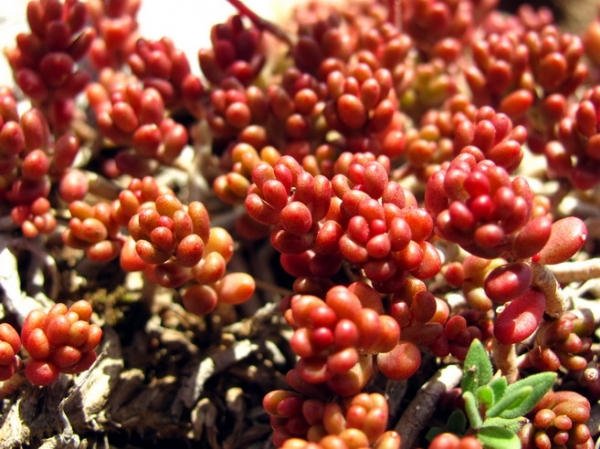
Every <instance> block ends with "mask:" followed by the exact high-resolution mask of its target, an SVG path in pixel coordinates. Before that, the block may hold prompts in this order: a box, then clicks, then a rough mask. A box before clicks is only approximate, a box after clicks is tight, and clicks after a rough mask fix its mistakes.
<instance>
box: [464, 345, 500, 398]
mask: <svg viewBox="0 0 600 449" xmlns="http://www.w3.org/2000/svg"><path fill="white" fill-rule="evenodd" d="M492 375H493V369H492V362H490V357H489V355H488V353H487V351H486V350H485V348H484V347H483V344H482V343H481V342H480V341H479V340H477V339H475V340H473V342H472V343H471V346H470V347H469V351H468V352H467V356H466V357H465V363H464V367H463V378H462V381H461V383H460V387H461V388H462V391H463V392H464V391H470V392H471V393H475V391H476V390H477V388H479V387H480V386H482V385H487V384H488V383H489V382H490V381H491V380H492Z"/></svg>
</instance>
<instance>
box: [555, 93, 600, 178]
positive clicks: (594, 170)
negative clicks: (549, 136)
mask: <svg viewBox="0 0 600 449" xmlns="http://www.w3.org/2000/svg"><path fill="white" fill-rule="evenodd" d="M599 116H600V88H598V87H594V88H591V89H588V90H587V91H586V92H585V93H584V94H583V97H582V98H581V100H580V101H579V102H578V103H577V104H575V105H574V106H573V107H572V108H571V111H570V112H569V113H568V114H566V115H565V116H564V117H563V118H562V119H561V120H560V122H559V125H558V132H557V140H558V141H550V142H548V143H547V144H546V146H545V148H544V152H545V155H546V160H547V161H548V168H549V169H550V170H551V172H552V174H553V175H554V176H555V177H559V178H567V179H569V181H570V182H571V184H572V185H573V186H574V187H575V188H577V189H581V190H586V189H589V188H592V187H595V186H596V185H598V183H600V177H599V176H598V169H599V168H600V128H599V127H598V117H599Z"/></svg>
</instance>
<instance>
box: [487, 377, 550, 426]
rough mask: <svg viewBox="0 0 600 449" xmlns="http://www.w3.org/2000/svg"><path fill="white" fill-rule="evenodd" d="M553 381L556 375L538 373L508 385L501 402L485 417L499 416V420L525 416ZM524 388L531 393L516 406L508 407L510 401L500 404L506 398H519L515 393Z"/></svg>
mask: <svg viewBox="0 0 600 449" xmlns="http://www.w3.org/2000/svg"><path fill="white" fill-rule="evenodd" d="M555 381H556V373H538V374H532V375H531V376H528V377H526V378H524V379H521V380H519V381H517V382H515V383H514V384H511V385H509V386H508V387H507V388H506V391H505V392H504V396H503V397H502V400H501V401H499V402H496V404H495V405H494V406H493V407H492V408H490V409H489V410H488V411H487V413H486V417H493V416H500V417H501V418H518V417H519V416H523V415H525V414H526V413H527V412H529V411H530V410H531V409H532V408H533V407H535V406H536V404H537V403H538V402H539V401H540V399H542V396H544V395H545V394H546V393H547V392H548V390H550V389H551V388H552V386H553V385H554V382H555ZM525 387H527V388H531V391H530V393H528V395H527V397H525V398H524V400H523V401H521V402H520V403H519V404H518V406H517V405H515V406H512V407H511V406H509V405H508V404H510V403H511V402H512V400H508V401H507V403H508V404H507V403H503V404H502V405H501V404H500V403H501V402H503V401H504V399H506V398H507V397H508V398H512V399H515V398H516V396H519V394H517V395H515V393H517V392H521V391H522V389H523V388H525Z"/></svg>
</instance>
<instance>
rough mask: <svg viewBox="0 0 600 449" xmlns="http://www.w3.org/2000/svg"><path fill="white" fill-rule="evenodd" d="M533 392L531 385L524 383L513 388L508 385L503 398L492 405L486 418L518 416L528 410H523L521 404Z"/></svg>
mask: <svg viewBox="0 0 600 449" xmlns="http://www.w3.org/2000/svg"><path fill="white" fill-rule="evenodd" d="M511 386H512V385H511ZM532 392H533V387H531V386H530V385H522V386H520V387H519V388H513V389H511V388H510V387H508V388H507V389H506V393H504V396H503V397H502V399H500V400H499V401H498V402H496V403H495V404H494V406H493V407H490V408H489V409H488V410H487V412H486V413H485V416H486V418H493V417H494V416H500V417H501V418H516V417H518V416H522V415H524V414H525V413H527V412H523V411H522V409H523V407H521V405H522V404H523V403H524V402H525V401H527V398H528V397H529V396H530V395H531V393H532Z"/></svg>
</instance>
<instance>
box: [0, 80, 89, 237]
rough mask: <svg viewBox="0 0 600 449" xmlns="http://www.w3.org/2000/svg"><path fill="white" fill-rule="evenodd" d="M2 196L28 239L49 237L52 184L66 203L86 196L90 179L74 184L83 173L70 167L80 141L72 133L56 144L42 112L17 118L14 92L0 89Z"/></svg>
mask: <svg viewBox="0 0 600 449" xmlns="http://www.w3.org/2000/svg"><path fill="white" fill-rule="evenodd" d="M0 104H1V106H0V162H1V164H0V198H2V199H4V200H7V201H8V203H9V204H10V205H11V206H12V209H11V212H10V214H11V218H12V220H13V222H14V223H15V224H16V225H18V226H20V227H21V229H22V230H23V232H24V234H25V235H26V236H28V237H35V236H36V235H38V234H39V233H42V234H48V233H50V232H52V231H53V230H54V229H55V227H56V219H55V218H54V214H53V212H52V210H51V204H50V202H49V201H48V199H47V197H48V195H49V194H50V189H51V187H52V182H53V181H55V180H58V183H59V186H58V191H59V194H60V196H61V197H62V198H63V199H64V200H65V201H68V202H70V201H73V200H74V199H79V198H83V196H84V195H85V194H86V193H87V179H85V180H81V178H79V179H80V180H81V182H73V181H74V178H76V177H77V175H78V174H79V173H80V172H79V171H77V170H72V169H69V167H70V165H71V164H72V162H73V160H74V159H75V157H76V155H77V153H78V151H79V140H78V139H77V138H76V137H75V136H74V135H73V134H71V133H66V134H63V135H62V136H61V137H59V138H58V139H57V140H56V141H52V139H51V137H50V132H49V127H48V122H47V121H46V118H45V116H44V115H43V114H42V112H41V111H40V110H38V109H35V108H34V109H30V110H29V111H27V112H25V113H24V114H23V115H22V116H19V113H18V111H17V104H16V100H15V97H14V94H13V92H12V91H11V90H10V89H8V88H3V89H2V90H1V91H0Z"/></svg>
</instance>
